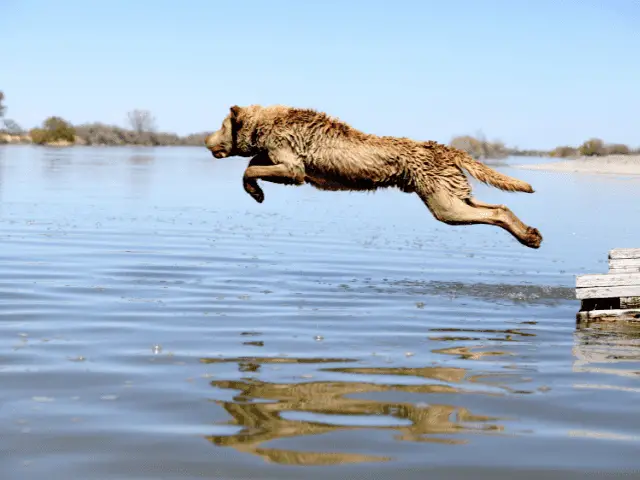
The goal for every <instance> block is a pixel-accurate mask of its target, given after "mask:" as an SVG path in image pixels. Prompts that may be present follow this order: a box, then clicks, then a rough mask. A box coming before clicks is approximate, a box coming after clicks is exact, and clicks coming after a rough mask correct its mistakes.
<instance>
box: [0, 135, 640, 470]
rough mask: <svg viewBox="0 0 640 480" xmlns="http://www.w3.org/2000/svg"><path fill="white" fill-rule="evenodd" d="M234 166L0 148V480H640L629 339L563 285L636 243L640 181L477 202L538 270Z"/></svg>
mask: <svg viewBox="0 0 640 480" xmlns="http://www.w3.org/2000/svg"><path fill="white" fill-rule="evenodd" d="M513 161H517V160H513ZM245 166H246V160H242V159H228V160H219V161H215V160H213V159H212V158H211V157H210V155H208V152H206V150H204V149H198V148H164V149H151V148H149V149H145V148H140V149H128V148H122V149H120V148H73V149H38V148H32V147H26V146H25V147H14V146H12V147H4V148H0V222H1V223H0V228H1V230H0V235H1V238H2V249H1V250H0V432H2V434H1V435H0V472H1V473H2V475H1V476H0V477H1V478H2V480H14V479H16V480H17V479H27V478H35V479H41V478H42V479H45V478H46V479H76V478H78V479H80V478H82V479H116V478H117V479H143V478H144V479H174V478H175V479H192V478H193V479H195V478H250V477H252V478H274V479H288V478H322V479H325V478H327V477H328V476H333V477H335V478H400V479H404V478H427V476H429V478H513V477H514V475H516V474H519V475H524V476H525V477H528V478H562V479H566V478H583V476H584V475H585V474H587V473H590V474H593V473H597V474H598V475H597V477H598V478H600V477H604V476H607V475H613V474H616V473H620V472H625V473H627V475H628V476H630V477H634V476H635V477H640V456H639V455H638V454H639V453H640V407H639V405H640V327H637V326H635V327H634V326H632V325H626V326H625V325H617V326H616V325H614V326H591V327H580V328H577V327H576V324H575V313H576V311H577V310H578V308H579V304H578V302H577V301H576V300H574V291H573V287H574V281H575V280H574V278H575V275H576V274H580V273H598V272H605V271H606V269H607V264H606V261H607V251H608V250H609V249H611V248H616V247H638V246H640V224H638V223H637V222H631V221H629V219H632V218H640V195H639V194H638V191H639V187H640V180H639V179H637V178H625V177H616V176H594V175H580V174H552V173H546V172H535V171H527V170H515V169H512V168H509V167H501V168H500V169H501V170H503V171H505V172H506V173H510V174H513V175H516V176H518V177H519V178H522V179H525V180H527V181H530V182H531V183H532V184H533V185H534V187H535V188H536V190H537V193H536V194H535V195H525V194H508V193H504V192H500V191H498V190H495V189H490V188H489V187H485V186H482V185H478V186H475V191H476V192H477V194H478V196H479V197H480V198H481V199H483V200H485V201H489V202H495V203H503V202H504V203H508V204H509V206H510V207H511V208H512V209H513V210H514V211H515V212H516V214H518V215H519V216H521V218H522V219H523V220H524V221H525V222H527V223H529V224H531V225H534V226H536V227H538V228H540V230H541V231H542V233H543V235H544V237H545V242H544V244H543V247H542V248H541V249H540V250H537V251H535V250H529V249H526V248H525V247H523V246H521V245H520V244H518V243H517V242H516V241H515V240H514V239H512V238H511V237H510V235H508V234H507V233H506V232H503V231H501V230H499V229H497V228H495V227H488V226H473V227H450V226H447V225H443V224H440V223H438V222H436V221H435V220H434V219H433V218H432V217H431V215H430V214H429V212H428V211H427V210H426V208H425V207H424V206H423V205H422V204H421V203H420V201H419V200H418V198H417V197H416V196H410V195H406V194H402V193H400V192H398V191H394V190H389V191H384V192H379V193H376V194H364V193H346V192H338V193H337V192H319V191H316V190H313V189H312V188H310V187H300V188H293V187H285V186H282V185H272V184H264V189H265V193H266V201H265V203H264V204H262V205H258V204H257V203H255V202H254V201H253V200H252V199H251V198H250V197H249V196H248V195H247V194H245V193H244V191H243V190H242V187H241V175H242V170H243V168H244V167H245ZM627 478H629V477H627Z"/></svg>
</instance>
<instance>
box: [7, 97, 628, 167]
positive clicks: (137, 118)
mask: <svg viewBox="0 0 640 480" xmlns="http://www.w3.org/2000/svg"><path fill="white" fill-rule="evenodd" d="M4 101H5V96H4V93H3V92H2V91H0V144H35V145H47V146H70V145H101V146H134V145H139V146H202V145H203V144H204V139H205V137H206V136H207V135H208V133H210V132H198V133H193V134H191V135H186V136H180V135H177V134H175V133H170V132H162V131H159V130H158V128H157V126H156V122H155V119H154V117H153V115H152V114H151V112H149V111H148V110H132V111H130V112H128V113H127V116H126V123H127V124H128V128H126V127H121V126H117V125H107V124H104V123H100V122H94V123H84V124H80V125H72V124H71V123H70V122H68V121H66V120H64V119H63V118H60V117H57V116H52V117H49V118H47V119H45V120H44V122H42V125H41V126H39V127H35V128H32V129H30V130H25V129H23V128H22V127H21V126H20V125H19V124H18V123H17V122H16V121H14V120H11V119H9V118H5V112H6V110H7V107H6V105H5V103H4ZM449 144H450V145H451V146H453V147H455V148H458V149H460V150H465V151H467V152H469V154H470V155H471V156H473V157H474V158H477V159H479V160H500V159H503V158H506V157H510V156H536V157H556V158H568V159H571V158H583V157H602V156H607V155H639V154H640V148H635V149H634V148H631V147H629V146H627V145H623V144H607V143H605V142H604V141H603V140H601V139H599V138H590V139H588V140H586V141H585V142H584V143H583V144H582V145H578V146H570V145H565V146H559V147H556V148H554V149H553V150H551V151H546V150H523V149H519V148H517V147H508V146H506V145H505V144H504V143H503V142H501V141H499V140H493V141H489V140H487V139H486V138H485V137H484V135H482V134H478V135H476V136H471V135H460V136H455V137H453V138H452V139H451V141H450V142H449Z"/></svg>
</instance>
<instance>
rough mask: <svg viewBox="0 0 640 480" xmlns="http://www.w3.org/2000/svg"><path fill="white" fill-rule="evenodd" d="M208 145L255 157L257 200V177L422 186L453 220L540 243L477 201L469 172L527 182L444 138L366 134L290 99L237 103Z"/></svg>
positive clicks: (511, 185) (250, 173)
mask: <svg viewBox="0 0 640 480" xmlns="http://www.w3.org/2000/svg"><path fill="white" fill-rule="evenodd" d="M205 144H206V146H207V148H208V149H209V150H210V151H211V153H212V154H213V156H214V157H215V158H225V157H229V156H241V157H253V158H252V159H251V161H250V162H249V166H248V167H247V169H246V170H245V172H244V177H243V182H244V189H245V190H246V191H247V193H249V195H251V196H252V197H253V198H254V199H255V200H256V201H257V202H259V203H262V202H263V201H264V193H263V191H262V189H261V188H260V186H259V185H258V182H257V180H258V179H260V180H266V181H269V182H273V183H280V184H285V185H302V184H304V183H309V184H311V185H313V186H314V187H316V188H318V189H320V190H356V191H363V190H369V191H372V190H376V189H378V188H385V187H396V188H398V189H400V190H401V191H403V192H406V193H413V192H415V193H417V194H418V196H419V197H420V198H421V199H422V201H423V202H424V203H425V204H426V206H427V208H428V209H429V210H430V211H431V213H432V214H433V216H434V217H435V218H436V219H438V220H440V221H441V222H444V223H447V224H449V225H472V224H488V225H496V226H498V227H501V228H503V229H505V230H506V231H508V232H509V233H511V234H512V235H513V236H514V237H515V238H516V239H518V241H519V242H520V243H522V244H523V245H526V246H527V247H531V248H538V247H540V243H541V242H542V235H540V232H539V231H538V230H537V229H536V228H532V227H529V226H527V225H525V224H524V223H523V222H522V221H521V220H520V219H519V218H518V217H516V216H515V215H514V214H513V212H512V211H511V210H509V209H508V208H507V207H505V206H504V205H491V204H488V203H484V202H481V201H479V200H476V199H475V198H473V197H472V195H471V186H470V185H469V182H468V180H467V178H466V176H465V175H464V173H463V169H464V170H466V171H467V172H468V173H469V174H470V175H472V176H473V177H475V178H476V179H478V180H480V181H481V182H484V183H487V184H489V185H492V186H494V187H497V188H499V189H501V190H507V191H512V192H515V191H518V192H527V193H533V188H531V185H529V184H528V183H526V182H523V181H521V180H517V179H515V178H512V177H509V176H507V175H504V174H502V173H499V172H497V171H495V170H493V169H491V168H489V167H488V166H486V165H484V164H483V163H481V162H478V161H477V160H475V159H473V158H472V157H471V156H470V155H468V154H467V153H466V152H464V151H462V150H457V149H455V148H452V147H449V146H447V145H442V144H439V143H437V142H432V141H427V142H419V141H415V140H411V139H409V138H398V137H389V136H383V137H381V136H376V135H369V134H366V133H363V132H361V131H359V130H356V129H355V128H353V127H351V126H349V125H347V124H346V123H344V122H341V121H339V120H336V119H334V118H331V117H329V116H328V115H326V114H325V113H322V112H317V111H314V110H310V109H300V108H291V107H286V106H271V107H262V106H260V105H251V106H248V107H238V106H233V107H231V108H230V112H229V114H228V115H227V117H226V118H225V119H224V121H223V122H222V127H221V128H220V129H219V130H218V131H216V132H214V133H212V134H211V135H209V136H208V137H207V138H206V140H205Z"/></svg>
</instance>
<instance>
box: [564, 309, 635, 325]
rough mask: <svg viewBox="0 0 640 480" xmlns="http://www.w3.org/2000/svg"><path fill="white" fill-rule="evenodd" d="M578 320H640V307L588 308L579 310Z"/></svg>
mask: <svg viewBox="0 0 640 480" xmlns="http://www.w3.org/2000/svg"><path fill="white" fill-rule="evenodd" d="M576 318H577V320H578V322H589V321H590V322H617V321H620V320H625V321H631V322H640V309H634V310H625V309H616V310H586V311H582V312H578V314H577V316H576Z"/></svg>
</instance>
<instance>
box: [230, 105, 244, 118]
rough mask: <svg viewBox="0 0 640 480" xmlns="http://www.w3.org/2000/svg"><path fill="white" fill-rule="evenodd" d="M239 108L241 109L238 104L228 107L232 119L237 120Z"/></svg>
mask: <svg viewBox="0 0 640 480" xmlns="http://www.w3.org/2000/svg"><path fill="white" fill-rule="evenodd" d="M241 110H242V109H241V108H240V107H239V106H238V105H234V106H233V107H231V108H230V109H229V111H230V112H231V118H232V119H233V120H237V119H238V117H239V116H240V111H241Z"/></svg>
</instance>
